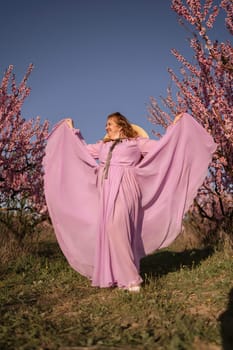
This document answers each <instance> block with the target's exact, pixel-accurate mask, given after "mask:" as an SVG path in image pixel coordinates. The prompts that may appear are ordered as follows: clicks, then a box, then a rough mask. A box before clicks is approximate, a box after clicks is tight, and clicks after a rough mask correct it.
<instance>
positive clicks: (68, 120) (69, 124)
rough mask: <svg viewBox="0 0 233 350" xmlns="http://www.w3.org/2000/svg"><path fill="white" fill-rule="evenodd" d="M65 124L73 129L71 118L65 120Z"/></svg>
mask: <svg viewBox="0 0 233 350" xmlns="http://www.w3.org/2000/svg"><path fill="white" fill-rule="evenodd" d="M66 123H67V125H68V126H69V128H71V129H73V127H74V123H73V120H72V119H71V118H66Z"/></svg>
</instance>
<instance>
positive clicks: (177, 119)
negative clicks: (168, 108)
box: [173, 113, 184, 124]
mask: <svg viewBox="0 0 233 350" xmlns="http://www.w3.org/2000/svg"><path fill="white" fill-rule="evenodd" d="M183 114H184V113H180V114H178V115H177V116H176V117H175V119H174V120H173V124H176V123H177V122H178V121H179V120H180V118H181V117H182V116H183Z"/></svg>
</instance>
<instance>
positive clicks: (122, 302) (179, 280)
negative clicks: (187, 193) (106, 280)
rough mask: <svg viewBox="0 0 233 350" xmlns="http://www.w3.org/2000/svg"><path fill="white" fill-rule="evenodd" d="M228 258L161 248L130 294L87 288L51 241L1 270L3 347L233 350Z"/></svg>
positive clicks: (231, 255)
mask: <svg viewBox="0 0 233 350" xmlns="http://www.w3.org/2000/svg"><path fill="white" fill-rule="evenodd" d="M232 258H233V253H232V252H230V251H228V252H227V251H225V252H224V251H213V250H211V249H203V250H201V249H199V250H198V249H192V250H186V251H184V252H178V251H173V250H171V248H170V249H169V250H164V251H160V252H158V253H156V254H154V255H152V256H149V257H147V258H145V259H143V261H142V264H141V265H142V266H141V270H142V276H143V278H144V281H145V282H144V285H143V288H142V290H141V292H140V293H138V294H132V293H131V294H130V293H129V292H126V291H123V290H118V289H99V288H93V287H91V286H90V282H89V281H88V280H87V279H86V278H84V277H82V276H80V275H79V274H78V273H76V272H75V271H73V270H72V269H71V268H70V267H69V266H68V264H67V262H66V260H65V259H64V257H63V255H62V254H61V252H60V250H59V248H58V246H57V244H56V242H54V241H53V240H50V241H44V242H41V243H40V247H39V249H38V250H37V251H35V252H34V253H31V254H27V255H23V256H21V257H20V256H19V257H18V258H17V259H14V260H12V261H11V262H10V263H8V264H5V265H4V266H2V267H1V271H0V272H1V282H0V304H1V315H0V316H1V319H0V349H1V350H5V349H7V350H11V349H17V350H26V349H28V350H33V349H48V350H50V349H62V350H68V349H73V350H75V349H82V348H84V349H105V348H106V349H111V348H114V349H115V348H119V349H161V350H173V349H190V350H191V349H197V350H202V349H203V350H208V349H209V350H217V349H221V348H222V347H221V343H223V344H224V349H233V345H232V347H229V348H228V347H227V341H231V340H232V339H230V336H232V334H233V329H231V326H229V325H230V323H231V322H232V325H233V311H232V309H233V305H232V304H231V303H232V300H231V302H230V301H229V292H230V291H232V290H233V289H232V288H233V278H232V276H233V259H232ZM229 320H230V321H231V322H230V321H229ZM229 327H230V329H228V328H229ZM232 327H233V326H232ZM228 338H229V339H230V340H229V339H228Z"/></svg>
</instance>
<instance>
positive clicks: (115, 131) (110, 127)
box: [105, 117, 122, 140]
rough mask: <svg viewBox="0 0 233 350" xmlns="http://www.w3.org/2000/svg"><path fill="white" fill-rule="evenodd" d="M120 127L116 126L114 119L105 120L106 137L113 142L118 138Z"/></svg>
mask: <svg viewBox="0 0 233 350" xmlns="http://www.w3.org/2000/svg"><path fill="white" fill-rule="evenodd" d="M121 129H122V128H121V127H120V126H119V125H118V124H117V122H116V120H115V118H114V117H112V118H109V119H107V123H106V127H105V130H106V131H107V134H108V137H109V138H110V139H112V140H115V139H117V138H119V137H120V133H121Z"/></svg>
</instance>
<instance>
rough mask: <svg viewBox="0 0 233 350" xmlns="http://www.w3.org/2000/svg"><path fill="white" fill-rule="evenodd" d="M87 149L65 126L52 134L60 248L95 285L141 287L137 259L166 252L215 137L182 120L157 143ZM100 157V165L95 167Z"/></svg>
mask: <svg viewBox="0 0 233 350" xmlns="http://www.w3.org/2000/svg"><path fill="white" fill-rule="evenodd" d="M112 142H113V141H110V142H106V143H104V142H103V141H100V142H98V143H96V144H93V145H87V144H86V143H85V141H84V139H83V138H82V136H81V134H80V132H79V130H75V129H70V128H69V127H68V126H67V123H66V122H65V121H62V122H60V123H59V124H58V125H57V126H56V127H55V128H54V130H53V131H52V132H51V134H50V136H49V138H48V143H47V148H46V155H45V158H44V169H45V176H44V180H45V195H46V201H47V206H48V210H49V214H50V216H51V220H52V223H53V226H54V229H55V233H56V236H57V240H58V242H59V245H60V247H61V249H62V251H63V253H64V255H65V256H66V258H67V260H68V262H69V263H70V265H71V266H72V267H73V268H74V269H75V270H76V271H79V272H80V273H81V274H83V275H85V276H87V277H88V278H90V279H91V281H92V285H93V286H100V287H111V286H118V287H120V288H128V287H130V286H133V285H139V284H140V283H141V281H142V280H141V277H140V274H139V267H140V266H139V265H140V259H141V258H142V257H143V256H145V255H147V254H149V253H152V252H154V251H155V250H157V249H160V248H163V247H166V246H168V245H169V244H171V243H172V242H173V240H174V239H175V238H176V237H177V235H178V234H179V232H180V230H181V223H182V219H183V216H184V214H185V212H186V211H187V210H188V208H189V206H190V204H191V203H192V201H193V199H194V197H195V195H196V193H197V190H198V188H199V187H200V186H201V184H202V182H203V181H204V178H205V176H206V174H207V169H208V165H209V163H210V161H211V157H212V153H213V152H214V151H215V149H216V144H215V143H214V141H213V139H212V137H211V136H210V135H209V134H208V133H207V132H206V131H205V129H203V128H202V127H201V126H200V125H199V124H198V123H197V122H196V121H195V120H194V119H193V118H192V117H191V116H190V115H188V114H185V115H184V116H183V118H182V119H181V120H180V121H179V122H178V123H177V124H176V125H174V126H172V127H169V128H168V130H167V132H166V134H165V135H164V136H163V137H162V138H161V139H160V140H159V141H155V140H151V139H146V138H137V139H124V140H122V141H121V142H119V143H118V144H116V146H115V148H114V149H113V151H112V155H111V160H110V164H109V166H108V167H106V159H107V157H108V153H109V149H110V147H111V146H112ZM96 159H98V162H96Z"/></svg>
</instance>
